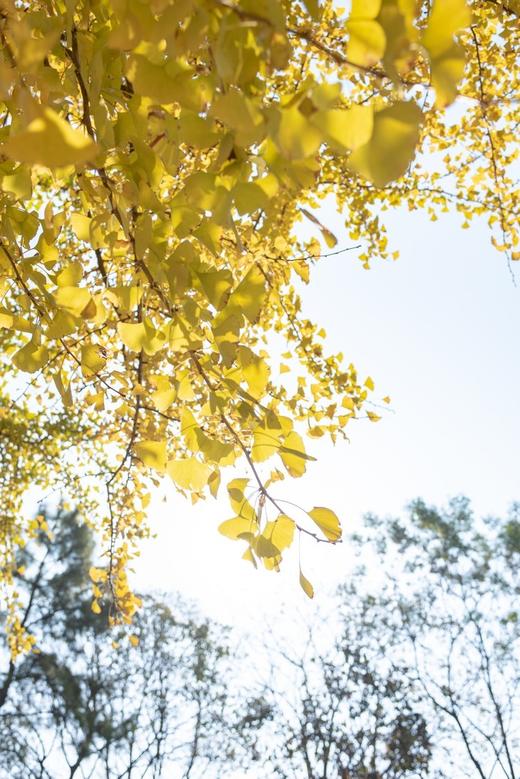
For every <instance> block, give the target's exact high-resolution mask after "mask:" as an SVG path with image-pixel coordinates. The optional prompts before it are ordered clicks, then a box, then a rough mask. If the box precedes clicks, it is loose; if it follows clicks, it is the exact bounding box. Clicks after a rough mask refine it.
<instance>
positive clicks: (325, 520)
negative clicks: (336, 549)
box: [307, 506, 341, 541]
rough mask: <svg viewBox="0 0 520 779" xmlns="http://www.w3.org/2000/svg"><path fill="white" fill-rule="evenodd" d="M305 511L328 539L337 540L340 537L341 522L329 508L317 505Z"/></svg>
mask: <svg viewBox="0 0 520 779" xmlns="http://www.w3.org/2000/svg"><path fill="white" fill-rule="evenodd" d="M307 513H308V515H309V517H310V518H311V519H312V521H313V522H315V523H316V524H317V525H318V527H319V529H320V530H321V532H322V533H323V535H324V536H325V537H326V538H328V540H329V541H339V539H340V538H341V524H340V521H339V519H338V518H337V516H336V514H335V513H334V512H333V511H331V509H327V508H323V507H321V506H318V507H315V508H313V509H312V510H311V511H308V512H307Z"/></svg>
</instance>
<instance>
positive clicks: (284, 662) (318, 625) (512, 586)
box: [258, 498, 520, 779]
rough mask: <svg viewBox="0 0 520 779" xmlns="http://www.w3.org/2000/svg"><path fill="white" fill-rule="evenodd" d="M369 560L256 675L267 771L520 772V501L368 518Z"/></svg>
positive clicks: (329, 775) (482, 776) (347, 774)
mask: <svg viewBox="0 0 520 779" xmlns="http://www.w3.org/2000/svg"><path fill="white" fill-rule="evenodd" d="M357 541H358V543H359V545H360V547H359V551H360V557H361V560H363V562H364V566H363V567H361V568H359V569H358V570H355V571H354V573H353V575H352V576H351V578H350V580H349V582H348V583H347V584H345V585H344V586H343V587H342V588H341V589H340V591H339V592H338V599H337V600H336V601H335V602H334V603H333V604H332V608H331V609H330V616H329V617H320V615H318V616H317V618H316V620H315V621H314V622H313V623H312V624H311V625H310V626H309V627H308V639H307V645H306V650H305V651H302V649H301V643H300V645H299V646H298V645H296V646H295V647H292V648H289V647H284V648H280V643H279V641H278V639H277V637H276V629H274V630H273V641H272V642H271V643H270V644H269V648H268V653H267V656H268V657H270V658H271V665H270V675H268V679H267V681H265V682H264V684H263V686H262V685H259V688H258V699H259V700H261V701H263V705H264V712H265V713H266V715H267V713H268V714H269V717H268V718H267V716H266V722H265V723H261V724H262V727H261V729H260V737H259V740H260V743H261V744H262V745H263V749H260V750H259V752H260V754H263V755H264V756H265V757H264V762H263V764H262V771H261V773H260V775H261V776H266V777H267V776H272V775H273V774H275V775H277V776H281V777H302V776H308V777H309V778H310V777H312V779H316V778H317V777H320V778H321V777H322V778H323V779H381V777H388V778H390V777H391V778H392V779H398V777H424V778H425V779H426V777H432V779H433V778H435V779H442V778H444V777H445V779H452V777H457V778H458V777H464V776H467V777H471V779H497V777H504V779H515V777H518V766H519V764H520V738H519V737H520V727H519V721H518V716H517V712H518V710H519V706H520V701H519V696H520V693H519V688H520V628H519V621H518V610H517V606H518V594H519V585H520V580H519V575H518V568H519V566H518V562H519V554H520V521H519V507H518V506H514V507H513V508H512V510H511V512H510V515H509V517H508V518H507V519H505V520H498V519H495V518H487V519H485V520H479V519H477V518H475V517H474V515H473V513H472V511H471V508H470V505H469V501H468V500H467V499H464V498H459V499H457V500H454V501H452V502H451V503H450V504H449V506H448V508H447V509H446V510H440V509H436V508H433V507H429V506H427V505H426V504H425V503H424V502H423V501H421V500H417V501H415V502H414V503H413V504H412V505H411V507H410V510H409V512H408V515H407V516H406V517H404V518H400V519H381V518H377V517H375V516H368V517H367V518H366V526H365V528H364V530H363V531H362V532H361V533H360V534H359V535H358V537H357Z"/></svg>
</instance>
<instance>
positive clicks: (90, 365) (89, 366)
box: [81, 344, 106, 379]
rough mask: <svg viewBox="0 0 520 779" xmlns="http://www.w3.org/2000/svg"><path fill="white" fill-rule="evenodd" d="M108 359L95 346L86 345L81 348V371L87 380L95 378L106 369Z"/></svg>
mask: <svg viewBox="0 0 520 779" xmlns="http://www.w3.org/2000/svg"><path fill="white" fill-rule="evenodd" d="M105 363H106V358H105V357H104V356H103V354H102V353H101V351H100V348H99V346H96V345H95V344H85V345H83V346H82V347H81V370H82V372H83V376H84V377H85V378H86V379H87V378H90V377H91V376H95V375H96V374H97V373H99V371H100V370H102V369H103V368H104V367H105Z"/></svg>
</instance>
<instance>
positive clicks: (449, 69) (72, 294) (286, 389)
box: [0, 0, 518, 651]
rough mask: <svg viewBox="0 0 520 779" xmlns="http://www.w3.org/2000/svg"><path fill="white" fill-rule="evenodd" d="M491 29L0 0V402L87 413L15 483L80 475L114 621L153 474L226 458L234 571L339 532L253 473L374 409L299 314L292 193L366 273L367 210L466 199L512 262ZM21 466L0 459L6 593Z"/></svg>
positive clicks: (432, 11) (372, 241)
mask: <svg viewBox="0 0 520 779" xmlns="http://www.w3.org/2000/svg"><path fill="white" fill-rule="evenodd" d="M517 28H518V3H517V2H516V0H515V1H514V2H513V0H511V1H510V2H509V3H501V2H489V1H488V0H471V1H470V0H435V2H433V3H431V2H430V1H429V0H424V2H423V1H422V0H421V1H420V2H418V3H415V2H408V1H407V0H384V2H382V0H372V1H371V2H358V1H357V0H355V2H353V3H352V4H351V7H350V8H349V11H348V13H346V12H345V11H344V10H342V9H341V8H340V7H339V6H338V4H337V3H335V2H333V0H324V2H319V1H317V0H304V1H302V2H293V1H292V0H265V2H261V3H260V4H259V5H258V4H257V3H256V2H253V1H252V0H240V2H236V3H234V2H228V1H227V0H182V2H179V1H178V0H153V2H148V3H145V2H141V0H81V2H78V3H72V4H71V3H69V2H65V0H50V1H48V0H45V2H43V1H42V2H39V1H37V2H23V1H22V2H14V0H2V2H1V3H0V45H1V57H0V75H1V79H0V80H1V85H2V86H1V89H0V116H1V132H0V154H1V157H0V228H1V235H2V240H1V243H0V295H1V299H2V304H1V308H0V326H1V327H2V328H3V333H2V341H1V343H2V348H3V351H4V353H5V354H6V355H8V356H9V360H7V361H5V362H4V363H3V365H4V367H3V368H2V376H3V377H4V381H3V384H2V387H3V390H2V391H3V392H4V395H2V407H3V408H4V409H7V408H8V409H10V415H9V416H13V417H14V418H15V419H17V418H18V417H20V416H21V417H22V418H26V417H27V416H28V415H29V416H30V414H31V413H33V412H34V411H35V409H36V410H38V411H40V412H41V411H42V410H43V413H44V414H45V413H47V411H48V412H49V413H51V411H50V410H51V409H53V408H54V404H55V403H57V404H61V406H62V407H63V409H64V413H65V414H68V415H70V416H71V417H72V418H73V419H79V420H80V421H81V426H82V429H83V428H87V429H88V430H87V432H86V433H85V434H84V435H83V436H82V437H81V438H75V439H74V440H73V441H71V449H67V450H66V451H63V453H62V454H63V457H62V459H61V462H58V463H56V459H58V460H59V459H60V458H59V457H58V458H56V457H55V458H51V459H49V460H42V461H41V462H40V464H39V468H40V470H41V474H40V476H39V478H40V480H41V481H42V482H46V483H51V484H52V485H53V486H54V487H55V488H56V489H63V490H64V491H65V493H66V494H74V491H73V487H74V484H71V481H72V482H76V481H77V480H78V479H79V478H82V479H83V481H84V482H89V480H90V485H91V487H92V489H91V492H90V494H91V496H92V499H94V497H96V498H97V508H96V509H95V510H94V507H93V508H92V510H89V512H88V515H89V516H90V517H91V518H92V521H93V522H95V523H96V525H97V527H98V528H99V529H100V530H101V533H102V535H103V539H104V544H105V549H106V551H107V561H108V563H107V568H106V571H105V575H104V576H101V575H98V581H97V582H96V586H97V588H98V589H99V590H101V591H102V597H103V598H104V599H105V600H106V601H107V602H108V603H110V608H111V618H112V619H114V620H118V621H119V622H126V623H127V622H129V621H130V620H131V618H132V615H133V613H134V612H135V610H136V607H137V601H136V599H135V597H134V596H133V595H132V593H131V591H130V589H129V587H128V582H127V578H126V573H125V569H126V566H127V564H128V561H129V560H130V559H131V558H132V555H133V554H134V552H135V544H136V543H138V542H139V539H140V538H142V536H143V534H145V533H146V523H145V512H146V507H147V505H148V502H149V496H150V490H151V488H152V487H153V485H154V484H156V483H157V481H158V480H159V479H160V478H161V477H162V475H163V474H165V473H167V474H168V475H169V477H171V479H172V480H173V482H174V484H175V485H176V487H177V488H178V490H179V491H181V492H184V493H188V494H191V496H192V498H193V499H194V500H197V499H199V498H201V497H203V496H204V495H206V494H208V493H210V494H213V495H216V494H217V490H218V487H219V483H220V479H221V470H222V469H223V468H224V467H225V466H227V465H230V464H232V463H234V462H235V461H236V460H237V459H238V458H243V461H244V466H247V472H248V475H247V477H246V476H244V478H243V479H239V480H235V481H234V482H233V483H232V484H231V485H229V497H230V502H231V505H232V507H233V512H234V514H235V516H234V518H233V522H232V523H231V524H226V525H225V526H224V528H223V532H226V534H227V535H229V536H230V537H232V538H235V539H237V538H238V539H240V540H241V541H243V542H245V545H246V551H245V555H246V558H247V559H249V560H251V561H252V562H253V563H256V562H257V561H258V560H260V561H261V562H263V563H264V564H265V565H266V566H267V567H268V568H274V569H276V568H277V567H278V566H279V563H280V561H281V556H282V553H283V552H284V550H285V549H286V548H287V546H289V545H290V543H291V541H292V539H293V536H294V534H295V532H296V531H298V532H300V533H303V532H305V533H310V534H313V535H315V536H316V537H317V538H319V539H320V540H323V541H328V542H333V543H334V542H336V541H337V540H338V539H339V537H340V532H341V531H340V527H339V521H338V519H337V517H335V515H333V514H332V512H330V511H323V510H322V509H321V508H318V509H317V510H313V509H311V510H310V511H307V510H306V509H307V507H303V509H300V510H298V511H292V510H291V516H290V517H287V515H286V512H285V509H283V508H282V504H280V502H278V501H277V500H276V497H275V496H273V495H272V494H271V491H270V490H271V485H272V482H273V481H279V480H280V479H281V478H282V477H283V476H286V475H288V476H291V477H299V476H301V475H302V474H303V473H304V471H305V468H306V464H307V462H308V460H309V459H311V457H310V456H309V455H308V454H307V453H306V450H305V445H304V442H303V439H302V437H301V432H302V431H303V430H306V431H308V432H309V434H310V436H311V438H312V437H313V436H315V437H316V436H323V435H329V436H330V437H331V438H332V439H333V440H335V439H336V438H337V437H338V436H339V435H344V429H345V426H346V425H347V424H349V423H350V422H351V420H352V419H354V418H356V417H359V416H360V415H365V414H366V415H368V416H369V417H370V418H371V419H374V420H377V418H378V417H377V415H376V414H375V413H374V412H373V411H371V410H368V411H367V410H366V401H367V398H368V396H369V393H370V392H371V391H372V388H373V381H372V379H370V378H367V379H365V377H358V375H357V373H356V370H355V368H354V367H353V366H352V365H343V363H342V360H341V359H340V357H339V356H338V355H327V353H326V351H325V349H324V345H323V342H322V336H323V333H322V331H321V330H320V328H319V326H317V325H315V324H314V323H312V322H310V321H309V320H308V319H306V318H305V316H304V315H303V314H302V312H301V302H300V299H299V296H298V293H297V287H296V285H297V284H298V283H300V281H302V280H303V282H306V281H307V280H308V278H309V274H310V270H311V268H312V266H313V264H314V263H315V262H316V261H319V260H320V258H321V257H322V256H324V255H323V252H324V249H323V248H322V244H321V243H320V240H323V241H324V242H325V244H326V245H327V247H330V250H333V249H334V246H335V245H336V240H337V239H336V238H335V236H333V235H332V234H331V232H330V231H329V230H328V228H327V227H326V225H322V223H321V221H320V219H319V215H317V213H316V210H317V209H318V207H319V205H320V203H321V202H322V201H323V198H325V197H327V196H331V197H332V198H335V200H336V202H337V205H338V206H339V207H340V208H341V209H342V210H343V211H344V212H346V219H347V224H348V228H347V229H346V232H347V234H348V235H349V237H350V239H351V240H355V241H361V242H362V250H361V253H360V259H361V260H362V262H364V263H365V264H366V265H368V264H369V262H370V261H372V260H373V259H374V258H377V257H389V256H391V254H392V251H391V248H390V247H389V246H388V241H387V237H386V235H385V232H384V227H383V225H382V222H381V219H380V212H381V209H382V208H384V207H386V206H390V205H392V206H395V205H399V204H406V205H408V206H409V207H410V208H417V207H425V208H426V209H427V210H428V211H429V212H431V213H432V215H433V216H435V215H436V213H437V212H438V211H442V210H444V209H446V208H447V207H448V206H449V205H450V204H453V205H454V207H456V208H457V209H459V210H460V211H461V212H462V214H463V216H464V219H465V220H466V221H467V220H469V219H471V218H472V217H473V216H475V215H485V216H486V217H487V218H488V221H489V223H490V225H491V227H492V230H493V231H494V232H493V235H494V242H495V244H496V245H497V247H498V248H500V249H502V250H504V251H505V252H506V253H507V257H508V260H509V261H512V260H514V259H517V258H518V235H517V224H518V203H517V200H516V199H515V193H516V192H517V186H516V184H515V180H514V176H513V173H512V168H513V166H514V161H515V157H516V155H517V149H516V147H515V148H514V147H513V142H514V139H515V132H516V129H517V127H516V122H517V119H516V108H517V101H516V97H515V89H516V85H517V83H518V56H517V41H518V38H517V37H515V33H516V32H517ZM457 97H461V98H462V99H461V100H459V102H458V107H457V109H458V110H457V111H455V112H451V111H449V110H447V109H449V106H450V104H451V103H452V102H453V101H454V100H455V99H456V98H457ZM459 109H460V110H459ZM416 152H417V153H418V156H417V155H416ZM424 154H427V155H429V157H428V164H427V165H424V164H422V163H423V161H424ZM414 155H415V156H414ZM302 221H303V222H305V224H306V225H307V226H308V227H310V229H311V231H312V233H313V235H312V237H311V238H310V240H307V238H306V237H305V231H302V230H301V229H300V228H301V223H302ZM318 239H319V240H318ZM343 248H344V240H343V237H342V246H341V247H340V249H338V251H339V250H341V249H343ZM346 248H349V247H346ZM326 253H327V250H325V255H326ZM268 338H270V339H271V340H273V339H274V340H276V339H280V338H281V339H284V340H285V341H286V342H287V343H288V348H287V351H286V352H285V354H286V355H287V356H286V358H284V360H286V363H284V364H285V367H286V368H288V369H289V371H290V372H292V374H293V375H294V381H290V382H281V381H280V380H279V377H278V376H277V375H276V372H275V371H273V370H272V367H273V366H272V360H271V359H270V358H269V353H268V351H267V350H266V348H265V344H266V339H268ZM24 374H30V380H29V382H28V384H27V385H26V386H23V383H24V382H25V381H26V379H24V378H23V376H24ZM20 392H22V397H19V394H20ZM17 429H18V428H17V426H16V424H14V425H13V426H12V431H11V428H9V429H8V430H7V432H8V434H10V431H11V432H12V434H13V435H16V432H17ZM24 451H26V450H23V451H22V453H21V454H22V455H23V453H24ZM70 458H76V459H77V461H78V463H80V465H81V468H80V471H79V472H77V473H75V474H73V475H72V474H71V469H70V468H67V467H66V465H67V462H69V461H70ZM272 458H275V459H274V463H273V461H272ZM269 460H271V462H267V461H269ZM273 465H275V466H276V467H273ZM250 480H251V485H250ZM24 483H25V485H26V486H27V485H29V484H30V481H29V480H28V477H27V476H26V469H25V467H24V464H23V462H22V463H21V465H20V468H14V467H12V466H11V467H9V469H8V470H7V472H6V476H5V478H4V480H3V482H2V493H1V496H0V497H1V499H2V505H3V506H5V509H2V510H3V511H4V510H5V518H4V519H3V524H4V527H5V529H6V530H5V532H4V533H3V534H2V536H1V543H2V545H3V551H2V560H3V569H2V570H3V577H4V579H5V582H6V586H7V588H8V589H9V587H11V589H12V586H13V570H14V569H13V564H14V559H15V550H16V546H17V545H18V544H19V543H21V542H23V539H24V536H25V535H26V533H27V530H28V528H27V524H26V523H25V522H24V520H23V519H22V517H23V515H22V513H21V512H20V500H21V497H20V495H21V493H22V486H23V485H24ZM76 494H78V495H79V493H76ZM304 509H305V510H304ZM301 582H302V585H303V586H304V589H305V591H306V592H307V593H308V594H309V595H312V587H311V585H310V584H309V583H308V582H307V580H306V579H305V577H303V576H302V577H301ZM14 600H15V598H14V596H13V595H12V593H11V604H13V603H14ZM19 626H20V620H18V621H17V616H16V614H14V615H13V618H12V620H11V628H12V631H13V632H15V633H16V632H17V637H16V638H15V639H13V640H12V646H13V648H14V650H15V651H17V650H18V648H19V647H22V648H23V647H24V646H25V643H26V642H27V640H28V639H27V638H26V637H25V636H24V635H23V632H21V631H20V630H19Z"/></svg>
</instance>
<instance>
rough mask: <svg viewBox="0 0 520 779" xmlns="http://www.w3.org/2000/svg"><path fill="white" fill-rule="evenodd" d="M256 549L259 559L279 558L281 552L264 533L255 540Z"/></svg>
mask: <svg viewBox="0 0 520 779" xmlns="http://www.w3.org/2000/svg"><path fill="white" fill-rule="evenodd" d="M266 529H267V528H266ZM254 549H255V552H256V554H257V556H258V557H277V556H278V555H279V552H280V550H279V549H277V548H276V546H275V545H274V544H273V542H272V541H271V539H270V538H267V536H266V535H264V534H263V533H262V534H261V535H259V536H257V537H256V538H255V543H254Z"/></svg>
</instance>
